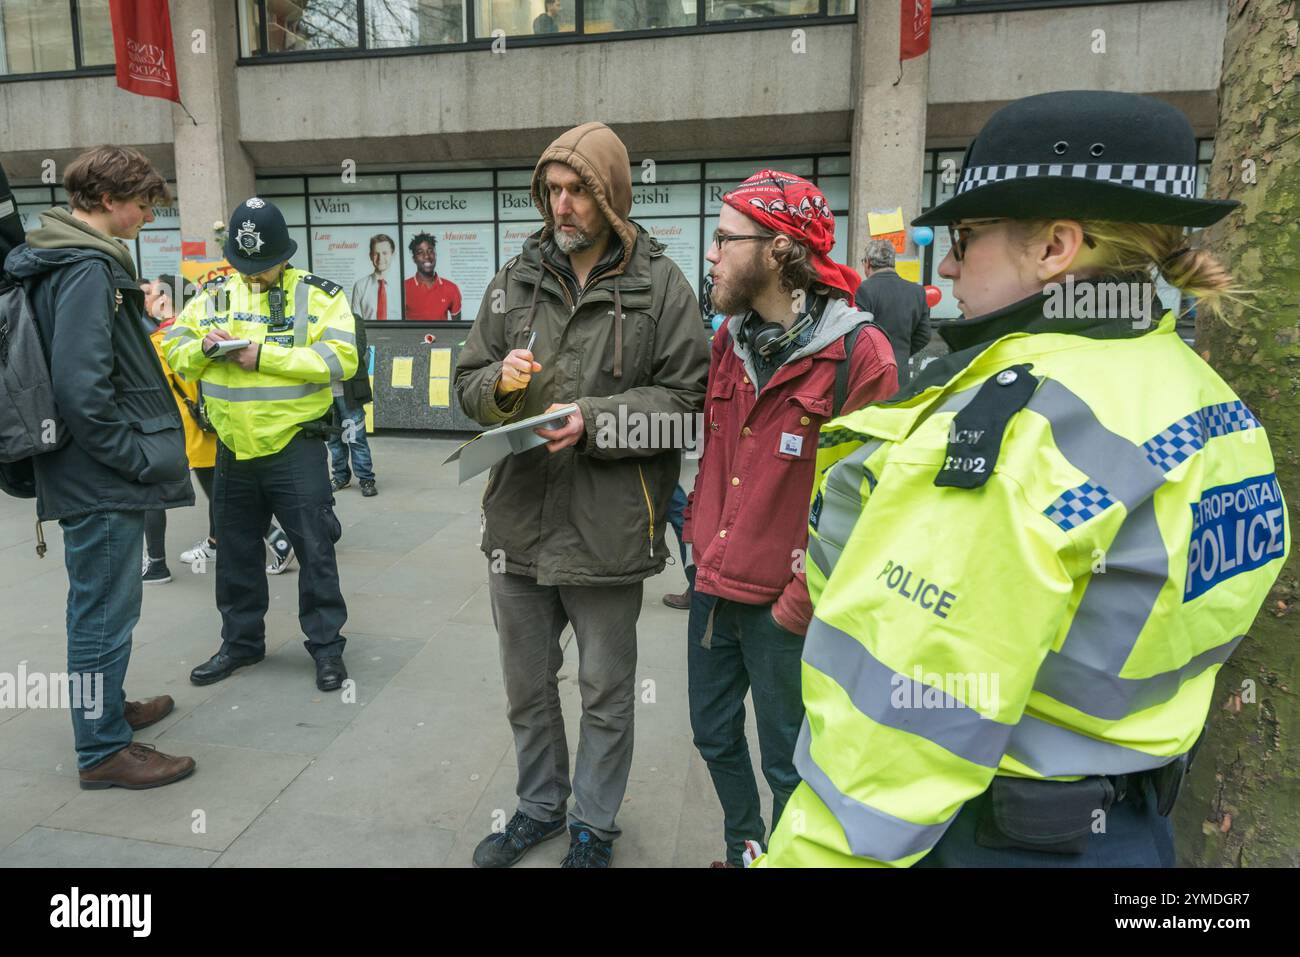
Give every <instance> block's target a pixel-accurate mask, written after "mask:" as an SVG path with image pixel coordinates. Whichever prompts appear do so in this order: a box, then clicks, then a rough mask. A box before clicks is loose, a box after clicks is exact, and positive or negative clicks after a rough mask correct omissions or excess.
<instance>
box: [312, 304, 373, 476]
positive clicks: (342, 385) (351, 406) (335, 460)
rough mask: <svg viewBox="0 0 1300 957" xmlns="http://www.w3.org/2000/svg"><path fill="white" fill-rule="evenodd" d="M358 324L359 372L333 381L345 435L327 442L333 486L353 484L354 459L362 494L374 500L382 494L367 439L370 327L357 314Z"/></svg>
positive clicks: (331, 437) (338, 417)
mask: <svg viewBox="0 0 1300 957" xmlns="http://www.w3.org/2000/svg"><path fill="white" fill-rule="evenodd" d="M353 318H355V319H356V322H357V371H356V374H355V375H354V376H352V378H350V379H344V380H343V381H342V382H331V383H330V387H331V388H332V389H333V391H334V417H335V419H337V420H338V424H339V427H340V429H341V432H340V433H339V434H338V435H334V434H331V435H330V437H329V439H328V440H327V441H326V443H325V444H326V445H327V446H328V447H329V451H330V472H331V473H333V478H332V479H331V482H330V485H331V487H332V488H333V489H334V491H336V492H338V491H340V490H342V489H345V488H347V487H348V486H349V485H350V484H352V472H351V471H350V470H349V468H348V459H349V458H351V460H352V470H355V471H356V473H357V481H358V482H360V483H361V494H362V495H363V496H364V497H366V498H374V497H375V496H376V495H378V494H379V490H378V489H376V488H375V467H374V460H373V459H372V458H371V455H370V442H369V441H368V440H367V439H366V410H365V408H364V406H365V404H366V403H367V402H369V401H370V399H371V393H370V366H369V348H368V346H367V343H366V324H365V323H364V322H362V320H361V317H360V316H357V315H355V314H354V316H353Z"/></svg>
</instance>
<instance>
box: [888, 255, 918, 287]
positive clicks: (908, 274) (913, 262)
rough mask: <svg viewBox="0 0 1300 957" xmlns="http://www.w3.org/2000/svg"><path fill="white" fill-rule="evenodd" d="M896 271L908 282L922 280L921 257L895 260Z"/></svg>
mask: <svg viewBox="0 0 1300 957" xmlns="http://www.w3.org/2000/svg"><path fill="white" fill-rule="evenodd" d="M894 272H896V273H898V274H899V275H900V276H902V277H903V278H904V279H906V280H907V281H908V282H915V283H919V282H920V281H921V261H920V260H919V259H898V260H895V262H894Z"/></svg>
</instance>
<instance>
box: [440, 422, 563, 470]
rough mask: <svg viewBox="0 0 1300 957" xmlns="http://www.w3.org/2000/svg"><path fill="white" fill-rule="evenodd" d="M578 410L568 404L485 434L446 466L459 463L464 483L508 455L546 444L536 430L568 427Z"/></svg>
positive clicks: (474, 440)
mask: <svg viewBox="0 0 1300 957" xmlns="http://www.w3.org/2000/svg"><path fill="white" fill-rule="evenodd" d="M577 411H578V407H577V406H576V405H564V406H561V407H560V408H558V409H552V410H551V411H550V412H543V413H542V414H541V415H534V416H531V417H529V418H527V419H520V420H519V421H518V422H511V423H510V424H509V425H502V426H500V427H498V428H495V429H489V430H488V431H486V432H481V433H479V434H478V435H476V436H475V437H474V438H472V439H470V440H469V441H468V442H466V443H465V444H464V445H462V446H460V448H458V449H456V451H454V452H452V453H451V455H449V456H447V458H446V459H444V460H443V463H442V464H443V465H449V464H450V463H452V462H456V463H458V465H459V468H460V476H459V479H458V480H457V484H461V483H463V482H464V481H465V480H466V479H469V478H473V477H474V476H475V475H478V474H479V473H480V472H483V471H486V470H487V469H490V468H491V467H492V466H494V465H496V464H497V463H498V462H500V461H501V460H502V459H504V458H505V457H506V456H507V455H518V454H519V453H520V452H527V451H528V450H529V449H535V448H537V446H539V445H545V444H546V439H544V438H542V437H541V436H540V435H538V434H537V433H536V432H534V431H533V429H536V428H539V427H540V428H547V429H557V428H559V427H560V426H561V425H563V424H564V420H565V419H567V418H568V417H569V416H571V415H572V414H573V413H575V412H577Z"/></svg>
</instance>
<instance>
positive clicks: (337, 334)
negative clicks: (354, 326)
mask: <svg viewBox="0 0 1300 957" xmlns="http://www.w3.org/2000/svg"><path fill="white" fill-rule="evenodd" d="M320 337H321V339H322V340H324V339H334V340H336V341H338V342H350V343H352V345H354V346H355V345H356V344H357V334H356V333H355V332H348V331H347V330H346V329H335V328H333V327H330V328H327V329H326V330H325V331H324V332H322V333H321V335H320Z"/></svg>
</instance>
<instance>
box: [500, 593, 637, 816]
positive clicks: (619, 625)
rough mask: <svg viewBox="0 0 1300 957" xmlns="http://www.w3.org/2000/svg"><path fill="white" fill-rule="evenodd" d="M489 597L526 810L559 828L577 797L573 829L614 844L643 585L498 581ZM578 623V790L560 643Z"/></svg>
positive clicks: (628, 748) (627, 761)
mask: <svg viewBox="0 0 1300 957" xmlns="http://www.w3.org/2000/svg"><path fill="white" fill-rule="evenodd" d="M488 593H489V595H490V596H491V599H492V621H493V623H494V624H495V625H496V629H497V636H498V638H499V639H500V642H501V673H502V675H503V677H504V679H505V686H506V700H507V703H508V708H507V715H508V717H509V719H510V727H511V728H512V729H513V731H514V736H515V756H516V758H517V760H518V762H519V783H518V785H517V786H516V792H517V793H518V795H519V810H521V811H523V812H524V813H525V814H527V815H528V816H529V817H531V818H533V819H535V820H539V821H558V820H560V819H561V818H563V817H564V815H565V809H566V803H567V801H568V799H569V795H570V793H572V794H573V797H574V801H573V810H572V811H570V812H569V815H568V817H569V823H570V824H582V825H586V826H587V827H588V828H590V829H591V830H592V831H593V832H595V834H596V835H597V836H598V837H600V838H601V839H602V840H606V841H612V840H614V839H615V838H616V837H618V835H619V829H618V827H617V825H615V823H614V817H615V815H616V814H617V813H618V808H619V805H620V804H622V803H623V794H624V792H626V791H627V776H628V771H629V770H630V769H631V767H632V719H633V713H634V710H635V705H636V622H637V618H638V617H639V616H640V614H641V594H642V585H641V583H640V582H637V583H636V584H633V585H610V586H598V587H590V586H578V585H572V586H568V585H559V586H553V585H538V584H537V582H536V580H535V579H532V578H529V577H527V576H525V575H512V574H504V573H489V574H488ZM569 622H572V623H573V630H574V634H575V635H576V637H577V640H578V688H579V690H580V691H581V693H582V722H581V726H580V727H581V730H580V732H579V735H578V761H577V765H576V767H575V768H574V772H573V785H572V787H570V784H569V745H568V741H567V740H566V739H565V735H564V718H563V716H562V715H561V714H560V693H559V683H558V679H557V675H558V674H559V671H560V665H561V664H562V663H563V660H564V655H563V652H562V651H561V648H560V635H561V633H562V632H563V631H564V626H565V625H566V624H568V623H569Z"/></svg>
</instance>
